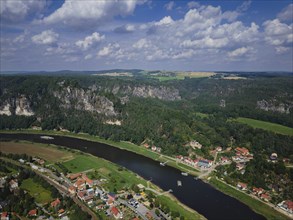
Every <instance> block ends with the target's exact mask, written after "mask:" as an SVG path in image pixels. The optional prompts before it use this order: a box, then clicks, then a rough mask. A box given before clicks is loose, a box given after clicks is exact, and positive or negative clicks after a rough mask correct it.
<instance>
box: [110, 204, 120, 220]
mask: <svg viewBox="0 0 293 220" xmlns="http://www.w3.org/2000/svg"><path fill="white" fill-rule="evenodd" d="M111 213H112V214H113V216H114V218H115V219H118V218H122V213H121V212H120V211H119V209H117V208H116V207H115V206H113V207H112V208H111Z"/></svg>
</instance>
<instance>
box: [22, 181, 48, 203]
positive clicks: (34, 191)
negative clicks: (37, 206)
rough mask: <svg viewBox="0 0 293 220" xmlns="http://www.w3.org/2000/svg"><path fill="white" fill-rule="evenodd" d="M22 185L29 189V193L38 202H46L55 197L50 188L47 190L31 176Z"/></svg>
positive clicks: (23, 187)
mask: <svg viewBox="0 0 293 220" xmlns="http://www.w3.org/2000/svg"><path fill="white" fill-rule="evenodd" d="M20 187H21V188H22V189H24V190H26V191H28V193H29V194H30V195H31V196H32V197H34V198H35V200H36V202H37V203H41V204H46V203H48V202H50V201H52V199H53V198H52V197H51V192H50V191H49V190H46V189H45V188H43V187H42V186H41V185H40V184H39V183H36V182H34V181H33V179H31V178H30V179H26V180H24V181H23V182H22V184H21V186H20Z"/></svg>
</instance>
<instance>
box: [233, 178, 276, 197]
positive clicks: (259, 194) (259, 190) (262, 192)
mask: <svg viewBox="0 0 293 220" xmlns="http://www.w3.org/2000/svg"><path fill="white" fill-rule="evenodd" d="M237 188H238V189H240V190H243V191H246V190H248V187H247V184H246V183H242V182H238V183H237ZM252 193H253V194H254V195H255V196H257V197H259V198H260V199H262V200H264V201H266V202H269V201H270V200H271V196H270V195H269V194H268V193H266V191H265V190H264V189H262V188H257V187H252Z"/></svg>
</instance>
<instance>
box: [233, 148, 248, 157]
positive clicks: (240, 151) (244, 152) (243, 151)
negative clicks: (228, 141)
mask: <svg viewBox="0 0 293 220" xmlns="http://www.w3.org/2000/svg"><path fill="white" fill-rule="evenodd" d="M235 151H236V153H238V154H240V155H242V156H247V155H248V154H249V150H248V149H247V148H245V147H237V148H236V149H235Z"/></svg>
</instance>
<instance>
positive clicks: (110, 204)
mask: <svg viewBox="0 0 293 220" xmlns="http://www.w3.org/2000/svg"><path fill="white" fill-rule="evenodd" d="M106 204H107V205H108V206H112V205H114V200H113V199H108V200H107V202H106Z"/></svg>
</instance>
